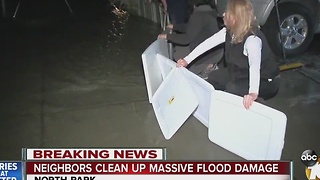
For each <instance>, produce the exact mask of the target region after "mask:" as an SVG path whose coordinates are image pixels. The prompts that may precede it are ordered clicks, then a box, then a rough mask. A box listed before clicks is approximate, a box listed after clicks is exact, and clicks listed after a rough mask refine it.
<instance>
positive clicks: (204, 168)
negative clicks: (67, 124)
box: [25, 149, 291, 180]
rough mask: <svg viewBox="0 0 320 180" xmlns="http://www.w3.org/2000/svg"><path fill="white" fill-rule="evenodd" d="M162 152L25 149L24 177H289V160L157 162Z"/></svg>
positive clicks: (61, 179)
mask: <svg viewBox="0 0 320 180" xmlns="http://www.w3.org/2000/svg"><path fill="white" fill-rule="evenodd" d="M164 154H165V152H164V149H27V151H26V158H25V160H26V161H27V162H26V179H27V180H105V179H107V178H112V179H113V180H114V179H115V180H117V179H124V178H133V179H139V180H141V179H142V180H147V179H148V180H150V178H153V179H166V180H170V179H177V178H180V176H181V178H186V177H187V178H201V179H203V180H206V179H208V180H209V179H210V180H212V178H213V177H214V178H218V179H221V180H224V179H231V178H232V179H233V178H237V179H246V180H251V179H252V180H253V179H255V180H256V179H265V180H280V179H281V180H284V179H288V180H289V179H290V167H291V164H290V163H291V162H278V161H271V162H266V161H265V162H255V161H253V162H181V161H179V162H171V161H159V160H164V159H165V157H164ZM117 160H121V161H117ZM137 160H139V161H137ZM141 160H143V161H141ZM154 160H157V161H154Z"/></svg>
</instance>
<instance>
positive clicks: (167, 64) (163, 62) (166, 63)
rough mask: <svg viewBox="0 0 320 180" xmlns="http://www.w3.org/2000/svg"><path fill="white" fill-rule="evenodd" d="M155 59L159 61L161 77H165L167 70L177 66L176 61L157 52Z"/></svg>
mask: <svg viewBox="0 0 320 180" xmlns="http://www.w3.org/2000/svg"><path fill="white" fill-rule="evenodd" d="M157 59H158V62H159V66H160V71H161V75H162V78H163V79H164V78H166V77H167V75H168V74H169V72H170V71H171V70H172V69H173V68H175V67H176V66H177V63H176V62H174V61H172V60H171V59H169V58H167V57H165V56H163V55H161V54H157Z"/></svg>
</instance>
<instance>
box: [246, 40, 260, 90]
mask: <svg viewBox="0 0 320 180" xmlns="http://www.w3.org/2000/svg"><path fill="white" fill-rule="evenodd" d="M261 50H262V41H261V39H260V38H259V37H258V36H254V35H252V36H249V37H248V38H247V40H246V42H245V44H244V55H246V56H248V59H249V92H248V93H249V94H250V93H256V94H259V86H260V65H261Z"/></svg>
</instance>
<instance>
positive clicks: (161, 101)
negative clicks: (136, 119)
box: [152, 68, 198, 139]
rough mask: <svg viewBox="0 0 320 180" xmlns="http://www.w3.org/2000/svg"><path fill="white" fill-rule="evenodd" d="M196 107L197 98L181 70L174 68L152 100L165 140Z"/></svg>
mask: <svg viewBox="0 0 320 180" xmlns="http://www.w3.org/2000/svg"><path fill="white" fill-rule="evenodd" d="M197 106H198V99H197V96H196V95H195V94H194V92H193V90H192V88H191V87H190V85H189V83H188V81H187V80H186V79H185V78H184V76H183V74H182V72H181V68H174V69H173V70H172V71H170V73H169V74H168V76H167V77H166V79H164V81H163V83H162V84H161V85H160V87H159V88H158V90H157V91H156V93H155V94H154V96H153V98H152V107H153V110H154V112H155V115H156V118H157V121H158V124H159V126H160V129H161V131H162V133H163V135H164V137H165V139H170V138H171V137H172V136H173V135H174V134H175V133H176V132H177V131H178V129H179V128H180V127H181V126H182V125H183V123H184V122H185V121H186V120H187V119H188V118H189V116H190V115H191V114H192V112H193V111H194V110H195V108H196V107H197Z"/></svg>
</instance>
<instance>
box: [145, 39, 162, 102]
mask: <svg viewBox="0 0 320 180" xmlns="http://www.w3.org/2000/svg"><path fill="white" fill-rule="evenodd" d="M167 46H168V45H167V42H166V41H164V40H161V39H159V40H156V41H154V42H153V43H152V44H151V45H150V46H149V47H148V48H147V49H146V50H145V51H144V52H143V54H142V55H141V57H142V65H143V70H144V76H145V81H146V86H147V93H148V99H149V102H150V103H151V100H152V96H153V95H154V93H155V92H156V90H157V89H158V87H159V86H160V84H161V83H162V80H163V79H162V75H161V71H160V67H159V63H158V61H157V57H156V55H157V54H161V55H163V56H166V57H168V47H167Z"/></svg>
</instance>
